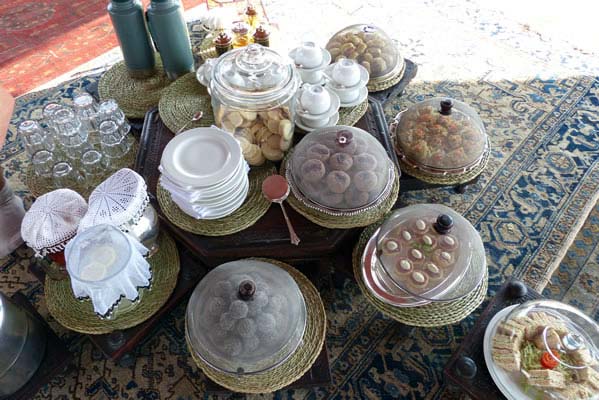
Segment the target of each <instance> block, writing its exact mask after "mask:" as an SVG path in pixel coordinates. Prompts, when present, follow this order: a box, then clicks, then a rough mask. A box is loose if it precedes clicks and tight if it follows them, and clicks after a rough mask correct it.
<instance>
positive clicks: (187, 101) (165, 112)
mask: <svg viewBox="0 0 599 400" xmlns="http://www.w3.org/2000/svg"><path fill="white" fill-rule="evenodd" d="M199 111H202V112H203V113H204V116H203V117H202V119H201V120H199V121H197V122H191V119H192V118H193V116H194V115H195V114H196V113H197V112H199ZM158 112H159V113H160V118H161V119H162V121H163V122H164V124H165V125H166V126H167V128H168V129H170V130H171V131H172V132H174V133H176V132H178V131H179V129H181V128H185V129H191V128H197V127H200V126H211V125H214V115H213V112H212V105H211V104H210V95H209V94H208V92H207V91H206V88H205V87H204V86H202V85H201V84H200V83H199V82H198V81H197V79H196V76H195V73H189V74H186V75H183V76H182V77H181V78H179V79H177V80H176V81H175V82H173V83H172V84H171V85H170V86H169V87H167V88H166V89H164V91H163V92H162V96H161V97H160V102H159V103H158Z"/></svg>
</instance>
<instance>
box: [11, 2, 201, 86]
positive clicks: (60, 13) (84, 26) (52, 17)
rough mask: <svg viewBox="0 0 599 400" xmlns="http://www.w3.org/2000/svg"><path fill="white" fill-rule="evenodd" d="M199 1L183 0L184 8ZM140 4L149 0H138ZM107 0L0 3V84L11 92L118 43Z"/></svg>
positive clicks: (48, 76)
mask: <svg viewBox="0 0 599 400" xmlns="http://www.w3.org/2000/svg"><path fill="white" fill-rule="evenodd" d="M203 2H205V0H184V1H183V5H184V7H185V8H186V9H189V8H191V7H195V6H197V5H199V4H201V3H203ZM143 3H144V5H147V4H149V0H144V1H143ZM107 4H108V1H85V0H75V1H68V0H52V1H32V0H9V1H5V2H2V4H0V84H2V85H3V86H4V87H5V88H6V89H8V90H9V91H10V92H11V93H12V94H13V96H18V95H20V94H22V93H25V92H27V91H29V90H31V89H33V88H35V87H36V86H39V85H41V84H43V83H44V82H47V81H50V80H52V79H54V78H56V77H58V76H60V75H61V74H64V73H66V72H68V71H70V70H72V69H73V68H75V67H77V66H78V65H81V64H83V63H85V62H87V61H89V60H92V59H93V58H95V57H97V56H99V55H100V54H102V53H104V52H106V51H108V50H110V49H112V48H113V47H115V46H118V42H117V39H116V36H115V35H114V32H113V29H112V24H111V23H110V18H109V17H108V14H107V12H106V5H107Z"/></svg>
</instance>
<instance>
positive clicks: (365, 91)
mask: <svg viewBox="0 0 599 400" xmlns="http://www.w3.org/2000/svg"><path fill="white" fill-rule="evenodd" d="M367 97H368V88H367V87H366V86H364V87H363V88H362V89H360V94H358V98H357V99H356V100H354V101H352V102H351V103H341V107H355V106H357V105H358V104H360V103H362V102H363V101H364V100H366V98H367Z"/></svg>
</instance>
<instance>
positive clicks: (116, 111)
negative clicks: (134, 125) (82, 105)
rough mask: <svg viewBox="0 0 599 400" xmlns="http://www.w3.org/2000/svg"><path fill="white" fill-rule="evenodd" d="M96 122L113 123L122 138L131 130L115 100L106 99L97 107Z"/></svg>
mask: <svg viewBox="0 0 599 400" xmlns="http://www.w3.org/2000/svg"><path fill="white" fill-rule="evenodd" d="M98 120H99V121H100V122H103V121H114V122H116V124H117V126H118V127H119V132H120V133H121V135H122V136H125V135H127V134H128V133H129V131H130V130H131V126H130V125H129V123H128V122H127V119H126V118H125V114H124V113H123V111H122V110H121V109H120V108H119V105H118V104H117V102H116V101H115V100H112V99H108V100H105V101H103V102H102V103H100V105H99V106H98Z"/></svg>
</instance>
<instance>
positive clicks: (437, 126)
mask: <svg viewBox="0 0 599 400" xmlns="http://www.w3.org/2000/svg"><path fill="white" fill-rule="evenodd" d="M396 120H398V124H397V127H396V128H395V132H392V134H394V135H395V147H396V150H397V152H398V153H399V155H400V157H402V159H403V160H404V161H407V162H409V163H411V164H414V165H415V166H418V167H423V168H425V169H427V168H431V169H433V170H438V171H441V172H446V171H451V170H453V169H459V170H461V169H463V168H466V167H468V166H470V165H473V164H475V163H477V162H478V161H479V160H480V159H481V158H482V157H483V154H484V152H485V149H486V148H487V134H486V133H485V128H484V125H483V123H482V121H481V119H480V118H479V116H478V114H477V113H476V111H474V109H473V108H472V107H470V106H468V105H467V104H466V103H463V102H461V101H458V100H454V99H448V98H441V97H436V98H433V99H429V100H425V101H422V102H420V103H416V104H414V105H413V106H411V107H409V108H408V109H407V110H406V111H404V112H402V113H400V114H399V115H398V116H397V117H396Z"/></svg>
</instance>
